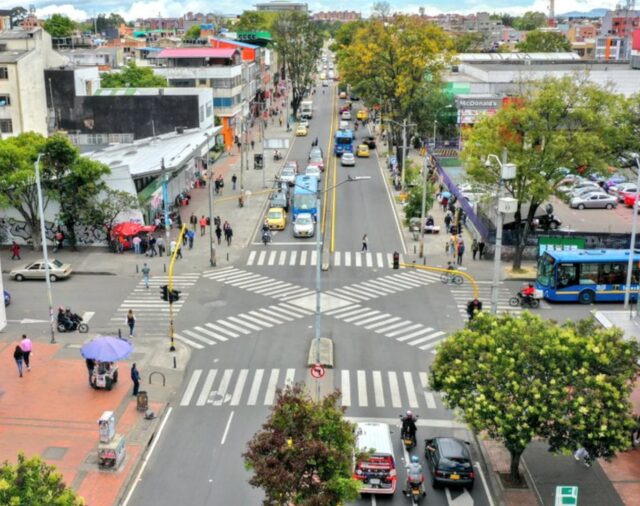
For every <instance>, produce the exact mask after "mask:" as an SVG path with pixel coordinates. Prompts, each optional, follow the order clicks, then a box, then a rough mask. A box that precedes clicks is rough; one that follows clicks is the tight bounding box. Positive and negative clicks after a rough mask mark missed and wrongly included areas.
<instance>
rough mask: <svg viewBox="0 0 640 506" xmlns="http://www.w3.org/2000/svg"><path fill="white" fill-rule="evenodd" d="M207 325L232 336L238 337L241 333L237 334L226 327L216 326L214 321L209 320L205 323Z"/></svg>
mask: <svg viewBox="0 0 640 506" xmlns="http://www.w3.org/2000/svg"><path fill="white" fill-rule="evenodd" d="M205 326H206V327H209V328H210V329H213V330H215V331H216V332H222V333H223V334H227V335H228V336H230V337H238V336H239V335H240V334H236V333H235V332H231V331H230V330H228V329H225V328H223V327H219V326H216V325H214V324H213V323H208V322H207V323H205Z"/></svg>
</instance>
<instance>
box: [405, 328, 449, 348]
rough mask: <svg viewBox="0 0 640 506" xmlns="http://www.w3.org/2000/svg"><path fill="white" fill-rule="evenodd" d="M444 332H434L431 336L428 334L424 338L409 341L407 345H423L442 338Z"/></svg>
mask: <svg viewBox="0 0 640 506" xmlns="http://www.w3.org/2000/svg"><path fill="white" fill-rule="evenodd" d="M443 335H444V332H442V331H438V332H434V333H433V334H429V335H428V336H426V337H419V338H418V339H416V340H415V341H411V342H410V343H407V344H408V345H409V346H416V345H417V344H420V343H424V342H426V341H433V340H434V339H436V338H438V337H440V336H443Z"/></svg>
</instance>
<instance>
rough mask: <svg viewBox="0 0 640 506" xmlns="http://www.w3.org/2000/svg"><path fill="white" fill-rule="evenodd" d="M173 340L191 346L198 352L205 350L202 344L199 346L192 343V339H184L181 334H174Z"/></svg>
mask: <svg viewBox="0 0 640 506" xmlns="http://www.w3.org/2000/svg"><path fill="white" fill-rule="evenodd" d="M173 338H174V339H175V340H177V341H180V342H183V343H184V344H188V345H189V346H191V347H192V348H195V349H196V350H204V346H202V345H201V344H198V343H196V342H194V341H192V340H191V339H187V338H186V337H182V336H181V335H179V334H175V333H174V334H173Z"/></svg>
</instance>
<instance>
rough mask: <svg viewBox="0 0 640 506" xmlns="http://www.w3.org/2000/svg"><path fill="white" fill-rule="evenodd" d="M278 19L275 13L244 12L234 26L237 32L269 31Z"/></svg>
mask: <svg viewBox="0 0 640 506" xmlns="http://www.w3.org/2000/svg"><path fill="white" fill-rule="evenodd" d="M277 18H278V13H277V12H262V11H244V12H243V13H242V14H241V15H240V18H239V19H238V22H237V23H236V25H235V30H236V31H237V32H254V31H256V32H257V31H262V30H266V31H269V32H270V31H271V30H272V29H273V24H274V23H275V21H276V19H277Z"/></svg>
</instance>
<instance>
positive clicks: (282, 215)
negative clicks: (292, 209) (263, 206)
mask: <svg viewBox="0 0 640 506" xmlns="http://www.w3.org/2000/svg"><path fill="white" fill-rule="evenodd" d="M267 225H268V226H269V228H270V229H271V230H284V229H285V228H286V226H287V213H286V211H285V210H284V209H282V208H281V207H271V208H269V211H267Z"/></svg>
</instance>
